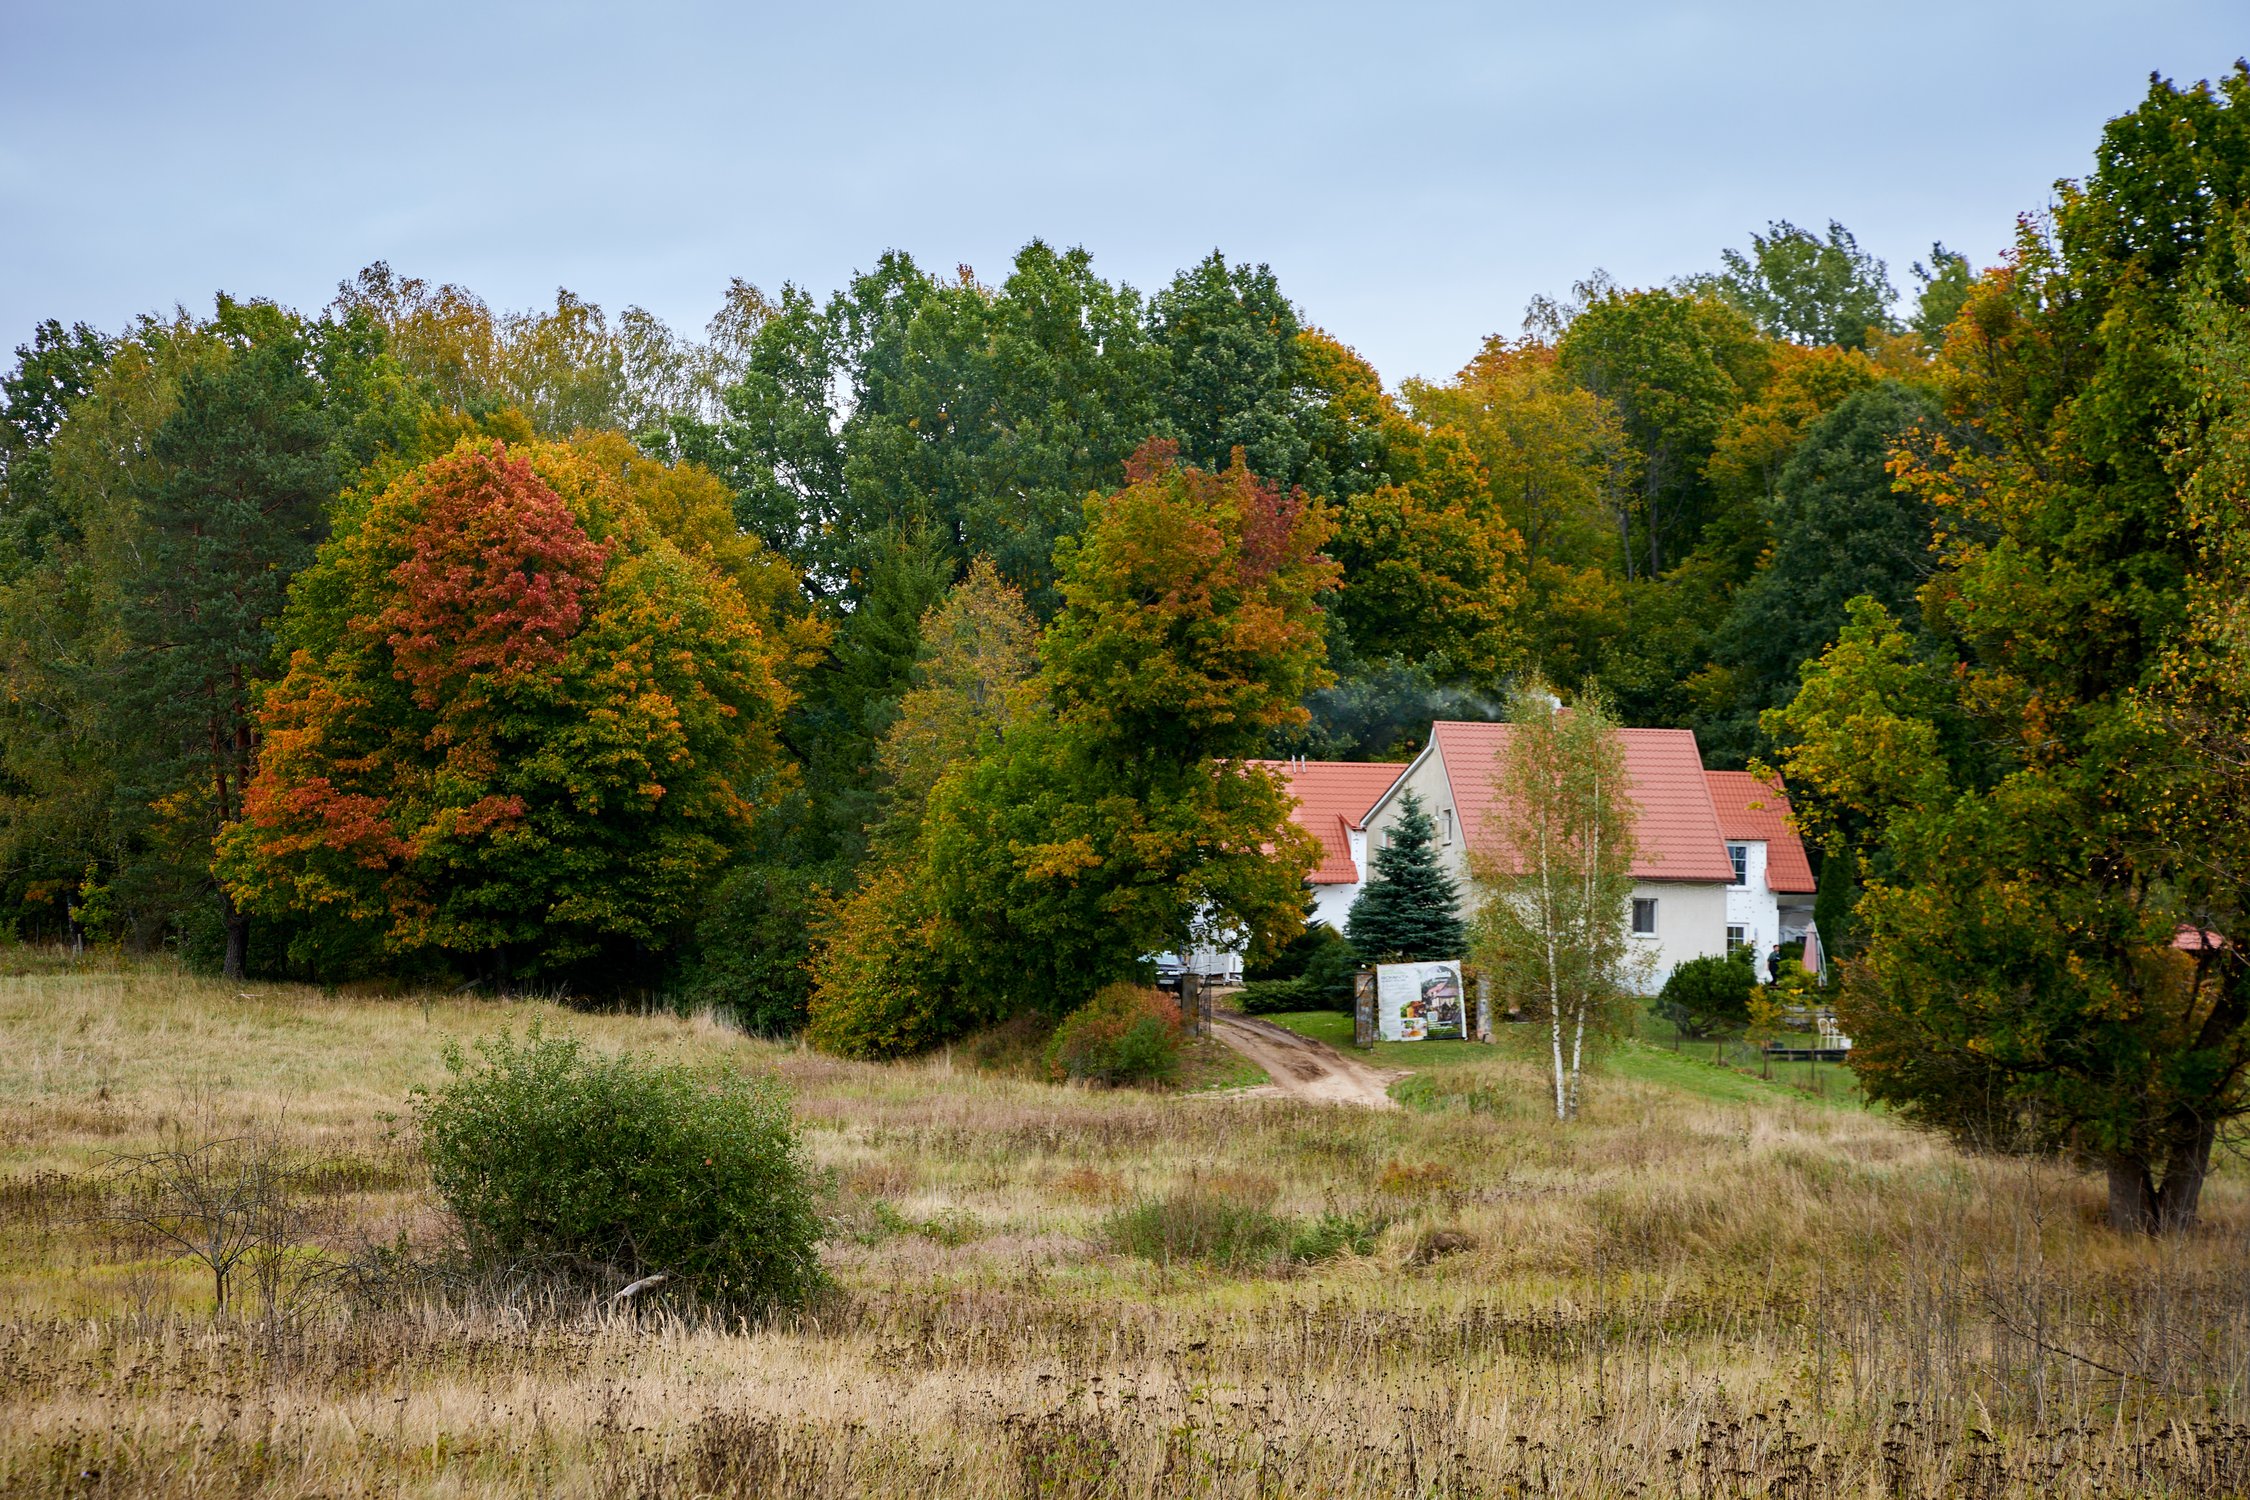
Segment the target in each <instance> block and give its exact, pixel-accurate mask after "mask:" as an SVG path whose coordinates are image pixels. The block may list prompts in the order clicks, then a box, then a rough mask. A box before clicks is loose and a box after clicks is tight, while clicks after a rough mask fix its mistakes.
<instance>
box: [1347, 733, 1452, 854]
mask: <svg viewBox="0 0 2250 1500" xmlns="http://www.w3.org/2000/svg"><path fill="white" fill-rule="evenodd" d="M1408 792H1412V793H1413V794H1414V795H1415V796H1416V797H1418V798H1420V799H1421V802H1422V810H1423V811H1424V812H1426V813H1428V814H1429V815H1430V821H1431V822H1433V823H1435V824H1436V825H1437V851H1438V856H1439V858H1441V859H1443V860H1444V861H1445V868H1446V871H1447V873H1449V874H1451V875H1452V877H1453V878H1454V880H1455V881H1457V882H1459V883H1460V884H1461V885H1462V886H1464V887H1466V886H1467V884H1468V881H1469V848H1468V843H1467V841H1466V840H1464V839H1463V838H1462V837H1461V828H1460V822H1461V819H1460V816H1459V814H1457V813H1455V812H1454V810H1453V787H1452V784H1451V783H1449V782H1448V781H1447V780H1446V779H1445V762H1444V761H1443V760H1442V759H1440V758H1439V757H1437V756H1435V755H1425V756H1423V757H1422V758H1421V759H1419V760H1417V761H1416V762H1415V763H1414V764H1413V765H1411V766H1409V767H1407V769H1406V774H1405V775H1403V776H1401V777H1399V779H1398V782H1397V784H1396V785H1394V786H1393V787H1392V788H1391V790H1390V791H1389V792H1388V793H1386V794H1385V796H1384V801H1383V806H1382V810H1381V811H1380V812H1378V813H1376V815H1375V816H1374V817H1373V818H1371V819H1369V820H1368V824H1367V833H1366V839H1367V862H1364V863H1362V864H1361V865H1360V873H1361V874H1362V875H1363V876H1366V875H1372V874H1373V873H1374V866H1373V863H1372V862H1373V860H1374V858H1375V851H1376V850H1378V849H1380V848H1382V847H1383V844H1384V842H1385V841H1386V840H1387V839H1388V838H1389V836H1390V830H1391V827H1392V825H1393V824H1395V823H1397V822H1398V817H1399V811H1398V809H1399V804H1400V803H1401V802H1404V801H1405V800H1406V794H1407V793H1408ZM1449 815H1450V821H1451V823H1452V825H1453V841H1452V842H1451V843H1450V844H1449V843H1447V842H1446V838H1445V830H1446V825H1447V822H1448V820H1449Z"/></svg>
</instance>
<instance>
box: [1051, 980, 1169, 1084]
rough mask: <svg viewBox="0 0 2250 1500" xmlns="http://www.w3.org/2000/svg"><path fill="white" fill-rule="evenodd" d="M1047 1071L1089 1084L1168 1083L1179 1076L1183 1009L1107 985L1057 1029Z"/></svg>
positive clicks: (1153, 993) (1142, 991)
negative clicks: (1079, 1079)
mask: <svg viewBox="0 0 2250 1500" xmlns="http://www.w3.org/2000/svg"><path fill="white" fill-rule="evenodd" d="M1047 1067H1048V1070H1049V1071H1050V1072H1051V1073H1053V1074H1054V1076H1055V1077H1057V1078H1082V1079H1085V1080H1086V1081H1087V1082H1089V1083H1107V1084H1126V1083H1169V1082H1171V1081H1172V1079H1173V1077H1174V1076H1175V1075H1176V1074H1177V1073H1178V1072H1179V1071H1180V1008H1179V1006H1178V1004H1177V1003H1175V1002H1174V1001H1173V1000H1172V999H1171V998H1170V997H1169V996H1167V995H1165V994H1163V993H1162V992H1160V991H1157V990H1152V989H1146V988H1143V987H1142V986H1140V985H1137V984H1111V985H1104V986H1103V987H1102V988H1101V989H1099V990H1097V991H1096V992H1095V994H1094V998H1093V999H1091V1000H1089V1001H1087V1002H1086V1003H1085V1004H1084V1005H1082V1006H1080V1007H1079V1008H1078V1009H1076V1010H1074V1011H1072V1012H1071V1013H1070V1014H1069V1015H1067V1016H1065V1017H1063V1021H1062V1024H1061V1025H1060V1026H1057V1027H1056V1028H1055V1034H1054V1037H1053V1039H1052V1040H1050V1041H1049V1042H1048V1043H1047Z"/></svg>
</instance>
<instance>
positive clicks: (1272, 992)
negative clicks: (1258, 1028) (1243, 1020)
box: [1234, 978, 1320, 1016]
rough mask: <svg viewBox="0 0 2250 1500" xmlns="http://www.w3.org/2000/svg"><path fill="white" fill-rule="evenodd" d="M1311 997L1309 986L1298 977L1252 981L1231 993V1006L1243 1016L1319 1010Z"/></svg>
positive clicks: (1312, 990)
mask: <svg viewBox="0 0 2250 1500" xmlns="http://www.w3.org/2000/svg"><path fill="white" fill-rule="evenodd" d="M1314 996H1315V991H1314V989H1313V987H1312V985H1310V984H1309V983H1307V982H1306V981H1305V980H1303V979H1301V978H1299V979H1253V980H1251V981H1250V982H1249V983H1248V984H1246V985H1244V986H1243V987H1242V988H1241V989H1239V990H1236V991H1235V992H1234V1004H1235V1008H1236V1009H1237V1010H1240V1011H1241V1012H1242V1013H1243V1014H1244V1015H1246V1016H1278V1015H1282V1014H1284V1013H1286V1012H1290V1011H1299V1010H1317V1009H1319V1008H1320V1007H1319V1006H1318V1005H1317V1004H1316V1003H1315V1000H1314Z"/></svg>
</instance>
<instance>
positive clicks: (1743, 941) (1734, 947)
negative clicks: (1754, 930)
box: [1727, 923, 1750, 953]
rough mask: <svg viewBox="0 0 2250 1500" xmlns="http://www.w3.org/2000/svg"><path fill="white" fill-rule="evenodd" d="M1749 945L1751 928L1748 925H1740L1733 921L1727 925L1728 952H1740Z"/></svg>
mask: <svg viewBox="0 0 2250 1500" xmlns="http://www.w3.org/2000/svg"><path fill="white" fill-rule="evenodd" d="M1749 946H1750V929H1749V928H1747V927H1738V926H1735V925H1734V924H1733V923H1729V924H1728V925H1727V952H1729V953H1735V952H1739V951H1740V950H1742V949H1744V948H1747V947H1749Z"/></svg>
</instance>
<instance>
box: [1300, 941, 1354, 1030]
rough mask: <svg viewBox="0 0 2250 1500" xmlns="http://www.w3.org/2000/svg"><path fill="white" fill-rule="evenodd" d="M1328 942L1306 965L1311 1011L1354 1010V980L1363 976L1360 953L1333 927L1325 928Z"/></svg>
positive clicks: (1306, 981) (1349, 1011)
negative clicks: (1360, 974) (1355, 977)
mask: <svg viewBox="0 0 2250 1500" xmlns="http://www.w3.org/2000/svg"><path fill="white" fill-rule="evenodd" d="M1321 931H1323V932H1325V933H1327V934H1328V940H1327V941H1326V942H1324V943H1322V944H1321V945H1320V947H1319V949H1318V950H1316V951H1315V952H1314V953H1313V955H1312V957H1311V958H1310V959H1308V960H1307V961H1306V963H1305V986H1306V988H1307V989H1308V990H1310V991H1311V1003H1310V1004H1309V1005H1308V1006H1307V1009H1310V1010H1340V1011H1342V1012H1343V1013H1344V1014H1346V1015H1350V1014H1351V1009H1352V980H1353V977H1354V976H1355V975H1357V974H1358V973H1359V967H1360V956H1359V950H1358V949H1357V948H1354V947H1353V946H1352V945H1351V942H1350V941H1349V940H1348V939H1347V938H1345V937H1344V935H1343V934H1342V933H1340V932H1338V931H1337V930H1336V929H1335V928H1333V927H1323V928H1321Z"/></svg>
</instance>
